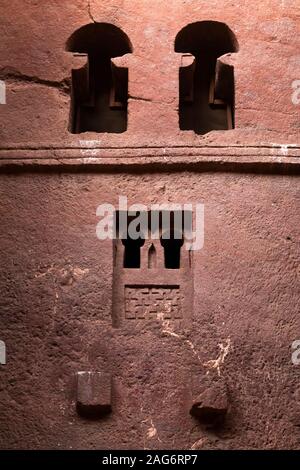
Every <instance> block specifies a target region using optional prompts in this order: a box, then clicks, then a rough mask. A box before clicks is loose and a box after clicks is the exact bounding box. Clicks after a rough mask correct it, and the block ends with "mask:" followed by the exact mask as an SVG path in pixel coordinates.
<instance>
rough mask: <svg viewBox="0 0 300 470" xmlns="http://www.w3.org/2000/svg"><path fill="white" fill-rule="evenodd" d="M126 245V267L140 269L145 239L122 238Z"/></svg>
mask: <svg viewBox="0 0 300 470" xmlns="http://www.w3.org/2000/svg"><path fill="white" fill-rule="evenodd" d="M122 243H123V245H124V263H123V267H124V268H129V269H139V268H140V267H141V247H142V246H143V245H144V243H145V240H143V239H142V238H138V239H137V240H132V239H131V238H127V239H126V240H122Z"/></svg>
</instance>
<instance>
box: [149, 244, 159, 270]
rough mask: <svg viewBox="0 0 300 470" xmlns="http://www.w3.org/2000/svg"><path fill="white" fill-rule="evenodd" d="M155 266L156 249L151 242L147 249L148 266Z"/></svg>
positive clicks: (150, 267)
mask: <svg viewBox="0 0 300 470" xmlns="http://www.w3.org/2000/svg"><path fill="white" fill-rule="evenodd" d="M156 266H157V261H156V249H155V246H154V245H153V243H152V244H151V246H150V248H149V251H148V268H149V269H153V268H156Z"/></svg>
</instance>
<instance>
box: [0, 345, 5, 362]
mask: <svg viewBox="0 0 300 470" xmlns="http://www.w3.org/2000/svg"><path fill="white" fill-rule="evenodd" d="M0 364H2V365H5V364H6V345H5V343H4V341H0Z"/></svg>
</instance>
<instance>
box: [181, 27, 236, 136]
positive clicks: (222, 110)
mask: <svg viewBox="0 0 300 470" xmlns="http://www.w3.org/2000/svg"><path fill="white" fill-rule="evenodd" d="M237 50H238V43H237V40H236V38H235V35H234V33H233V32H232V31H231V30H230V29H229V28H228V26H227V25H225V24H224V23H220V22H217V21H201V22H197V23H192V24H189V25H188V26H186V27H184V28H183V29H182V30H181V31H180V32H179V33H178V34H177V37H176V40H175V51H176V52H181V53H185V54H186V56H183V63H182V66H181V67H180V69H179V127H180V129H181V130H194V132H195V133H197V134H206V133H207V132H210V131H212V130H228V129H233V128H234V70H233V67H232V66H230V65H227V64H224V63H222V62H221V61H218V58H219V57H221V56H222V55H224V54H227V53H230V52H236V51H237ZM188 54H192V55H193V56H194V60H193V59H192V58H191V57H190V58H189V57H188Z"/></svg>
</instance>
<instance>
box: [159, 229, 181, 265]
mask: <svg viewBox="0 0 300 470" xmlns="http://www.w3.org/2000/svg"><path fill="white" fill-rule="evenodd" d="M164 236H165V234H164V235H163V236H162V238H161V240H160V243H161V245H162V247H163V249H164V262H165V268H166V269H180V259H181V247H182V245H183V238H182V235H180V234H176V233H174V232H170V233H169V234H168V238H167V239H166V238H164Z"/></svg>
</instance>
